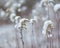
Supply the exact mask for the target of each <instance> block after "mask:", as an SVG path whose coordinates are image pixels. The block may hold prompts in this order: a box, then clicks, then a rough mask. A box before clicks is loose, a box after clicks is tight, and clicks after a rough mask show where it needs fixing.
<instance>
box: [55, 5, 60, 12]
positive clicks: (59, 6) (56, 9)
mask: <svg viewBox="0 0 60 48" xmlns="http://www.w3.org/2000/svg"><path fill="white" fill-rule="evenodd" d="M59 9H60V4H56V5H55V6H54V11H55V12H57V11H58V10H59Z"/></svg>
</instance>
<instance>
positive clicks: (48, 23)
mask: <svg viewBox="0 0 60 48" xmlns="http://www.w3.org/2000/svg"><path fill="white" fill-rule="evenodd" d="M53 28H54V25H53V22H52V21H51V20H47V21H45V22H44V26H43V30H42V34H44V35H45V36H46V35H50V34H51V30H52V29H53Z"/></svg>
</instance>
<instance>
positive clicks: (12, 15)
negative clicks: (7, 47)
mask: <svg viewBox="0 0 60 48" xmlns="http://www.w3.org/2000/svg"><path fill="white" fill-rule="evenodd" d="M15 17H16V14H15V13H12V14H10V17H9V18H10V20H11V21H12V22H14V21H15Z"/></svg>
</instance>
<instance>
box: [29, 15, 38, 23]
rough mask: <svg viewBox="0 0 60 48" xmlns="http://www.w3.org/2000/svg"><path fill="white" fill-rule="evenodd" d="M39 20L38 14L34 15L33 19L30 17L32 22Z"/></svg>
mask: <svg viewBox="0 0 60 48" xmlns="http://www.w3.org/2000/svg"><path fill="white" fill-rule="evenodd" d="M37 20H38V17H37V16H34V18H33V19H30V23H34V22H37Z"/></svg>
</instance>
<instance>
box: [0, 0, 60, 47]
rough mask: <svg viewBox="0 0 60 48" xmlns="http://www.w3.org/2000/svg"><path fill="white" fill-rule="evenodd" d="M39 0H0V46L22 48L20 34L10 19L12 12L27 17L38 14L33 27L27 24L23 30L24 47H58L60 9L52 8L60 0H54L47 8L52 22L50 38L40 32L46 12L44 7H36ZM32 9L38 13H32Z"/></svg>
mask: <svg viewBox="0 0 60 48" xmlns="http://www.w3.org/2000/svg"><path fill="white" fill-rule="evenodd" d="M20 1H21V2H20ZM40 2H41V0H0V48H23V45H22V41H21V39H20V37H21V35H20V33H19V31H18V30H17V29H16V28H15V27H14V25H15V24H14V23H13V22H11V20H10V14H12V13H14V14H16V15H17V16H20V17H21V18H28V19H31V18H33V17H34V15H37V14H38V15H37V17H38V18H39V19H38V22H37V23H36V24H34V26H33V28H32V25H31V24H28V25H27V26H28V27H27V28H28V30H27V31H26V30H23V41H24V48H60V17H59V16H60V9H59V11H57V12H54V10H53V6H54V5H55V4H60V0H54V5H53V6H50V8H49V18H50V20H52V21H53V22H54V29H53V31H52V34H53V36H52V37H51V38H45V37H43V35H42V33H41V32H42V28H43V24H44V21H42V17H44V18H45V17H46V14H47V13H46V11H45V9H44V7H41V8H39V7H38V4H39V3H40ZM17 4H18V5H17ZM13 6H14V7H13ZM16 6H18V7H16ZM10 9H11V10H10ZM33 10H37V12H38V13H36V12H35V13H33V12H34V11H33ZM32 29H33V30H34V33H32Z"/></svg>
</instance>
